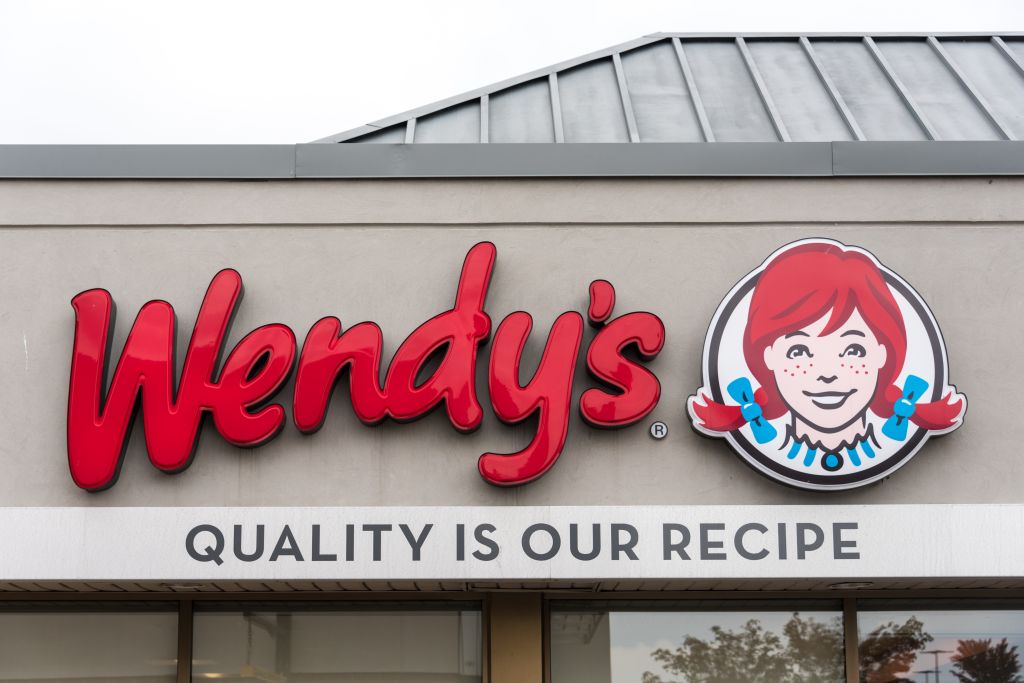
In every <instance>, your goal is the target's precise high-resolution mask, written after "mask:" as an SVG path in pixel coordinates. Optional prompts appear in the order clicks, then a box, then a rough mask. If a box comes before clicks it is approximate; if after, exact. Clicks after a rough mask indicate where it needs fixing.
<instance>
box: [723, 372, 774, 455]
mask: <svg viewBox="0 0 1024 683" xmlns="http://www.w3.org/2000/svg"><path fill="white" fill-rule="evenodd" d="M725 390H726V391H728V392H729V395H730V396H732V399H733V400H734V401H736V402H737V403H739V404H740V414H742V415H743V419H744V420H746V421H747V424H749V425H750V429H751V431H753V432H754V439H755V440H756V441H757V442H758V443H768V442H769V441H771V440H772V439H774V438H775V436H776V435H777V434H778V432H777V431H775V427H772V426H771V424H770V423H769V422H768V420H766V419H764V413H763V412H762V410H761V406H759V405H758V404H757V403H756V402H755V401H754V388H753V387H752V386H751V385H750V380H749V379H747V378H746V377H740V378H739V379H734V380H733V381H732V382H730V383H729V386H727V387H726V388H725Z"/></svg>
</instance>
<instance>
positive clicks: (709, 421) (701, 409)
mask: <svg viewBox="0 0 1024 683" xmlns="http://www.w3.org/2000/svg"><path fill="white" fill-rule="evenodd" d="M754 401H755V402H756V403H757V404H758V405H759V406H761V407H762V408H764V405H765V403H767V402H768V394H767V393H766V392H765V390H764V389H758V390H757V391H755V392H754ZM690 406H691V408H692V409H693V414H694V415H696V416H697V418H698V419H700V425H698V426H700V427H702V428H703V429H707V430H709V431H712V432H731V431H733V430H736V429H739V428H740V427H742V426H743V425H745V424H747V421H746V420H744V419H743V413H742V412H741V411H740V407H739V406H730V405H726V404H724V403H716V402H715V401H712V400H711V397H710V396H708V395H707V394H704V393H702V394H701V395H700V396H699V397H696V396H695V397H694V398H692V399H690Z"/></svg>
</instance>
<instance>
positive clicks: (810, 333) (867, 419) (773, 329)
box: [688, 240, 966, 483]
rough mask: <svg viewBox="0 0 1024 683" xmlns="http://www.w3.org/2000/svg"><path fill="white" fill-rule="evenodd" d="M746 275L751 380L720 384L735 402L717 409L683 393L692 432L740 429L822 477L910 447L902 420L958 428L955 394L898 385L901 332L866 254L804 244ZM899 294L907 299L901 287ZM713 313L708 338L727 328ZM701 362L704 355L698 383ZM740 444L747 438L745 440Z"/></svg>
mask: <svg viewBox="0 0 1024 683" xmlns="http://www.w3.org/2000/svg"><path fill="white" fill-rule="evenodd" d="M754 276H756V283H755V284H754V285H753V292H752V294H750V296H749V309H748V312H747V316H746V325H745V327H744V328H743V333H742V351H743V358H742V360H743V361H745V365H746V368H747V370H748V371H749V375H747V374H740V375H739V376H735V377H726V376H722V377H721V381H722V383H723V384H725V383H727V384H726V390H725V394H726V395H728V397H729V398H731V399H732V401H734V402H735V403H729V402H726V400H725V396H722V399H721V400H719V401H716V400H713V398H712V396H711V395H709V391H710V390H709V389H708V388H707V387H705V388H703V389H701V390H700V391H699V392H698V393H697V395H696V396H692V397H690V400H689V401H688V404H689V405H688V407H689V412H690V417H691V419H692V420H693V424H694V426H695V427H696V428H697V429H698V430H700V431H702V432H704V433H706V434H710V435H715V436H724V435H726V434H727V433H734V434H735V433H736V432H737V430H741V429H742V428H743V427H744V426H745V425H746V426H749V432H748V434H749V436H752V437H753V441H754V442H755V443H756V444H757V445H756V446H755V445H753V444H750V447H751V448H754V449H757V450H759V451H761V452H762V453H766V452H767V453H768V457H769V459H771V460H773V461H775V462H777V463H781V464H782V465H784V466H786V467H788V468H791V469H794V470H797V471H799V470H801V469H803V470H804V472H805V473H807V474H810V473H812V472H815V473H817V474H818V475H827V474H829V473H836V474H841V473H846V472H854V471H857V470H858V469H864V468H866V467H868V466H870V465H873V464H877V463H880V462H881V461H882V460H884V459H886V458H885V455H886V452H888V454H889V455H892V454H894V453H896V452H897V451H899V450H900V449H901V447H902V446H903V445H904V444H905V442H907V438H908V429H910V427H911V425H914V426H916V427H917V428H919V429H921V430H925V433H926V434H927V433H945V432H949V431H952V430H953V429H955V428H956V427H958V426H959V425H960V423H961V421H962V419H963V414H964V411H965V409H966V401H965V399H964V397H963V396H962V395H960V394H958V393H956V390H955V388H953V387H946V386H943V392H944V395H942V397H941V399H939V400H931V401H929V400H927V397H928V395H929V393H928V389H929V382H928V381H927V380H925V379H922V378H921V377H920V376H917V375H915V374H909V373H908V374H907V375H906V376H905V377H904V379H903V381H902V382H901V381H900V377H901V373H903V371H904V364H905V362H906V360H907V351H908V335H907V328H906V326H905V324H904V316H903V312H902V311H901V307H900V304H899V303H897V300H896V297H895V296H894V294H893V291H892V289H891V288H890V285H889V284H888V283H887V282H886V277H885V275H883V273H882V271H881V270H880V267H879V265H878V264H877V262H876V261H875V260H874V258H873V257H872V256H871V255H870V254H868V253H867V252H864V251H862V250H859V249H855V248H850V247H846V246H844V245H841V244H839V243H837V242H831V241H823V240H813V241H804V242H799V243H796V244H795V245H792V246H790V247H787V248H785V249H783V250H781V251H780V252H777V253H776V255H774V257H773V258H772V259H770V260H769V261H768V262H767V264H766V265H765V266H764V268H763V270H761V272H760V275H756V272H755V274H752V276H751V277H754ZM892 277H893V280H894V281H895V280H896V278H895V276H892ZM745 282H747V283H749V282H750V278H748V279H747V280H746V281H745ZM899 282H902V281H899ZM904 284H905V283H904ZM743 285H744V283H740V285H737V288H738V289H740V288H742V286H743ZM906 290H907V291H908V292H910V293H911V297H912V298H916V294H914V293H913V290H911V289H910V288H909V286H907V287H906ZM737 291H738V290H734V292H733V293H736V292H737ZM745 291H747V292H749V286H748V287H747V288H746V290H745ZM728 302H729V299H727V300H726V302H723V308H724V307H725V305H726V303H728ZM906 305H907V307H908V310H910V311H915V310H917V309H915V308H913V307H912V305H911V304H910V303H909V302H908V303H907V304H906ZM921 308H922V309H923V310H924V311H925V315H924V316H922V317H925V318H927V320H925V321H923V322H924V323H925V324H926V325H927V324H930V325H932V326H934V321H932V320H931V315H930V313H927V309H926V308H925V307H924V304H923V302H921ZM732 310H735V308H733V309H732ZM722 315H723V309H719V314H718V315H716V320H715V322H713V323H712V330H709V332H708V338H709V343H711V342H712V338H713V337H714V336H715V335H714V334H713V331H714V329H715V327H716V324H719V323H722V324H724V321H721V320H720V318H721V316H722ZM919 328H920V329H923V327H922V326H919ZM718 336H719V343H720V344H722V343H723V342H721V334H719V335H718ZM921 336H922V337H924V335H921ZM932 338H933V340H937V343H938V352H937V353H934V354H927V355H928V362H929V363H931V362H932V360H933V357H934V358H935V359H937V358H939V357H940V356H941V374H940V373H935V374H936V375H938V377H939V381H941V382H944V381H945V350H944V347H942V346H941V337H939V336H938V329H937V327H935V333H934V335H932ZM736 341H737V342H738V339H737V340H736ZM724 353H728V350H727V349H725V348H724V347H723V348H721V349H718V351H717V354H716V355H720V354H724ZM734 353H735V351H734ZM707 356H708V352H707V349H706V350H705V383H707V382H708V381H709V377H708V367H709V366H708V357H707ZM718 367H722V366H718ZM925 367H927V368H931V367H932V365H927V364H926V366H925ZM719 374H720V373H719ZM922 374H925V373H922ZM719 394H721V391H719ZM933 398H935V395H934V392H933ZM783 419H785V421H784V422H782V420H783ZM773 422H774V423H775V425H773ZM878 424H880V425H881V426H880V429H878V431H880V432H881V437H880V436H879V435H878V434H877V433H876V428H877V425H878ZM777 427H778V428H777ZM780 430H782V433H781V434H780ZM744 442H745V443H748V444H749V443H750V441H749V438H748V437H747V436H744ZM921 442H923V440H922V439H918V444H917V447H919V446H920V443H921ZM733 443H734V446H736V444H737V441H733ZM773 451H774V452H773ZM904 455H907V454H904ZM909 455H912V452H910V453H909ZM876 458H877V460H876ZM905 459H906V458H905V457H903V458H900V460H905ZM898 464H900V463H896V464H894V465H893V468H894V467H895V466H898ZM889 469H892V468H889ZM798 478H799V477H798ZM818 478H819V479H820V477H818ZM875 478H877V477H875ZM810 479H811V477H806V476H805V477H804V479H803V480H804V481H809V480H810ZM862 483H867V482H862Z"/></svg>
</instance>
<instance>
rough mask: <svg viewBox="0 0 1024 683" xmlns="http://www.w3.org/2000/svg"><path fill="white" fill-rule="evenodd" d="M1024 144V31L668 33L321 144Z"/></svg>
mask: <svg viewBox="0 0 1024 683" xmlns="http://www.w3.org/2000/svg"><path fill="white" fill-rule="evenodd" d="M1020 139H1024V34H1010V33H1004V34H1000V35H995V34H915V35H910V34H901V35H890V34H885V35H863V34H859V35H851V34H829V35H825V34H813V35H812V34H807V35H774V34H773V35H765V34H758V35H718V34H697V35H695V34H672V33H658V34H654V35H651V36H646V37H644V38H640V39H637V40H634V41H631V42H628V43H624V44H622V45H617V46H615V47H611V48H608V49H606V50H601V51H599V52H595V53H592V54H588V55H584V56H582V57H579V58H577V59H573V60H570V61H567V62H562V63H560V64H556V65H554V66H551V67H548V68H546V69H541V70H539V71H534V72H531V73H528V74H524V75H522V76H519V77H517V78H512V79H509V80H506V81H502V82H500V83H495V84H494V85H491V86H488V87H485V88H481V89H479V90H474V91H472V92H468V93H465V94H463V95H458V96H456V97H452V98H449V99H446V100H443V101H440V102H436V103H434V104H431V105H427V106H425V107H420V108H418V109H414V110H411V111H408V112H404V113H402V114H398V115H396V116H391V117H388V118H386V119H382V120H380V121H376V122H374V123H370V124H367V125H365V126H361V127H359V128H355V129H353V130H349V131H345V132H343V133H338V134H337V135H332V136H330V137H327V138H323V139H322V140H318V141H317V142H367V143H467V142H468V143H476V142H484V143H545V142H548V143H551V142H765V141H781V142H791V141H818V142H821V141H843V140H854V141H860V140H872V141H884V140H902V141H908V140H1020Z"/></svg>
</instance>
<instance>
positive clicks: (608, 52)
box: [312, 31, 1024, 144]
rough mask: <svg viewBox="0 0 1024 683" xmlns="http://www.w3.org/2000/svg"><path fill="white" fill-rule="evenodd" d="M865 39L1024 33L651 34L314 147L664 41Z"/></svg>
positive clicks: (1013, 34)
mask: <svg viewBox="0 0 1024 683" xmlns="http://www.w3.org/2000/svg"><path fill="white" fill-rule="evenodd" d="M865 36H867V37H870V38H873V39H874V38H877V39H879V40H883V41H884V40H890V39H897V38H909V39H921V40H927V39H928V38H944V39H951V38H966V39H981V38H991V37H993V36H997V37H1001V38H1011V39H1019V38H1022V37H1024V32H1021V31H992V32H978V31H959V32H957V31H946V32H944V31H933V32H898V31H896V32H894V31H880V32H849V31H844V32H814V31H811V32H751V33H741V32H739V33H738V32H731V33H728V32H726V33H723V32H707V33H701V32H696V33H688V32H671V31H669V32H658V33H651V34H648V35H645V36H641V37H640V38H635V39H633V40H629V41H626V42H624V43H619V44H617V45H612V46H610V47H606V48H603V49H600V50H596V51H594V52H589V53H587V54H584V55H580V56H578V57H574V58H572V59H568V60H565V61H562V62H558V63H556V64H551V65H549V66H546V67H542V68H540V69H535V70H533V71H529V72H527V73H524V74H520V75H518V76H513V77H512V78H507V79H505V80H502V81H498V82H496V83H491V84H488V85H485V86H483V87H480V88H475V89H473V90H468V91H466V92H463V93H460V94H458V95H453V96H451V97H446V98H444V99H441V100H437V101H435V102H431V103H429V104H425V105H422V106H419V107H416V108H414V109H409V110H407V111H403V112H400V113H398V114H393V115H391V116H387V117H385V118H382V119H378V120H376V121H372V122H370V123H366V124H363V125H361V126H356V127H355V128H350V129H348V130H345V131H342V132H340V133H335V134H333V135H328V136H326V137H323V138H319V139H317V140H313V141H312V142H313V143H317V144H323V143H339V142H347V141H349V140H353V139H356V138H359V137H362V136H364V135H368V134H370V133H374V132H377V131H380V130H383V129H385V128H389V127H391V126H394V125H398V124H401V123H404V122H407V121H408V120H409V119H417V118H421V117H423V116H427V115H430V114H433V113H436V112H438V111H442V110H444V109H448V108H451V107H454V106H457V105H460V104H465V103H467V102H472V101H473V100H477V99H479V98H481V97H483V96H484V95H491V94H494V93H495V92H498V91H502V90H505V89H508V88H511V87H514V86H517V85H521V84H523V83H527V82H529V81H532V80H535V79H538V78H544V77H547V76H550V75H551V74H553V73H559V72H562V71H565V70H567V69H571V68H573V67H576V66H580V65H581V64H585V63H587V62H591V61H594V60H598V59H606V58H609V57H612V56H613V55H616V54H619V53H622V52H627V51H629V50H634V49H636V48H639V47H643V46H645V45H650V44H652V43H656V42H659V41H662V40H666V39H679V40H688V41H700V40H724V39H728V40H735V39H737V38H742V39H750V40H755V41H756V40H772V39H775V40H783V39H788V40H799V39H828V38H834V39H850V40H854V39H858V40H859V39H863V38H864V37H865Z"/></svg>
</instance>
